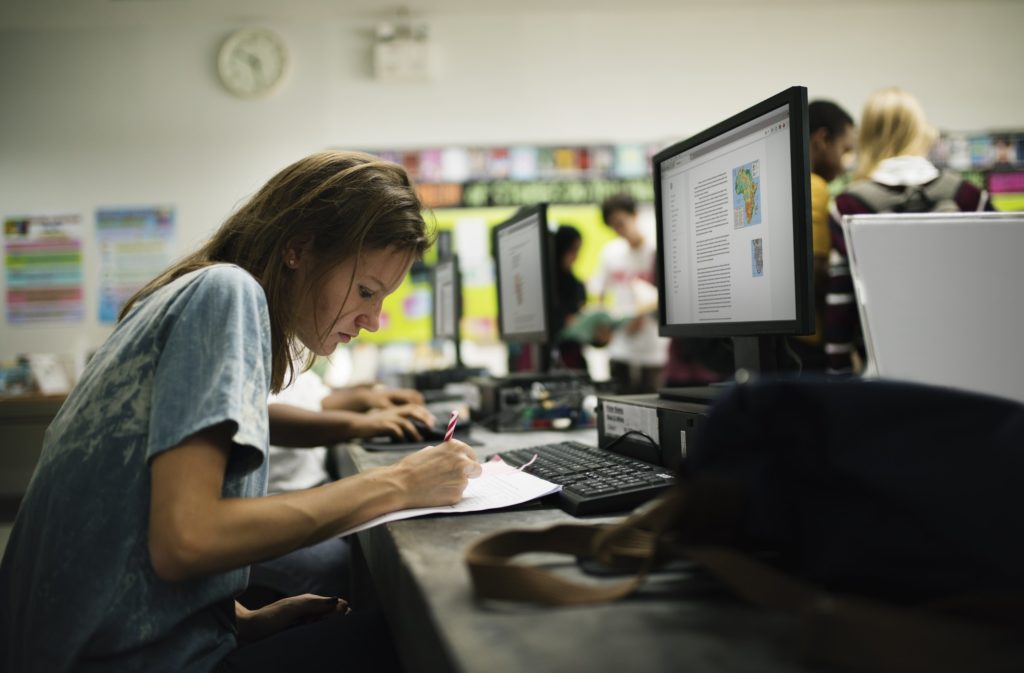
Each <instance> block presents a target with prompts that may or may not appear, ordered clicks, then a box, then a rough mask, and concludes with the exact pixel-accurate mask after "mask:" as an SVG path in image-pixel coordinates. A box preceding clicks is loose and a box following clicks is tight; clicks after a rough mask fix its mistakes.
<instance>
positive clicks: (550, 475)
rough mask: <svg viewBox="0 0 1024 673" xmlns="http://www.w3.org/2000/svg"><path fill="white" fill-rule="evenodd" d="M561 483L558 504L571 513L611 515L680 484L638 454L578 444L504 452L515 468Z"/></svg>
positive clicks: (505, 458)
mask: <svg viewBox="0 0 1024 673" xmlns="http://www.w3.org/2000/svg"><path fill="white" fill-rule="evenodd" d="M534 455H536V456H537V460H536V461H534V462H533V463H532V464H531V465H530V466H529V467H526V468H524V469H523V471H524V472H529V473H530V474H532V475H536V476H538V477H540V478H541V479H546V480H547V481H550V482H553V483H555V484H561V485H562V490H561V491H560V492H559V503H558V504H559V506H560V507H561V508H562V509H564V510H565V511H566V512H568V513H569V514H572V515H574V516H583V515H586V514H609V513H612V512H620V511H626V510H630V509H633V508H634V507H636V506H637V505H640V504H643V503H644V502H647V501H648V500H650V499H651V498H653V497H654V496H656V495H657V494H659V493H660V492H661V491H664V490H665V489H666V488H668V487H669V486H671V485H672V484H674V483H675V477H674V476H673V475H672V472H671V471H670V470H668V469H666V468H664V467H659V466H658V465H654V464H652V463H647V462H644V461H642V460H638V459H636V458H630V457H628V456H622V455H619V454H617V453H615V452H613V451H608V450H605V449H598V448H597V447H593V446H587V445H586V444H580V443H579V442H557V443H555V444H542V445H540V446H531V447H527V448H525V449H516V450H514V451H502V452H501V458H502V460H504V461H505V462H506V463H508V464H509V465H512V466H513V467H519V466H521V465H525V464H526V463H529V462H530V460H532V459H533V457H534Z"/></svg>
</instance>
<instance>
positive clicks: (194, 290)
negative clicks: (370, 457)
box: [0, 152, 480, 673]
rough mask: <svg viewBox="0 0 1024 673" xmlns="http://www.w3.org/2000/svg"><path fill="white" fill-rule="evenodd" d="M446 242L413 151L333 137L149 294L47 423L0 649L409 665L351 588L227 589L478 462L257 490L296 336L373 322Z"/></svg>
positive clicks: (23, 518)
mask: <svg viewBox="0 0 1024 673" xmlns="http://www.w3.org/2000/svg"><path fill="white" fill-rule="evenodd" d="M432 241H433V234H432V232H431V231H430V230H429V229H428V227H427V226H426V224H425V222H424V221H423V218H422V216H421V204H420V202H419V200H418V198H417V196H416V192H415V190H414V188H413V186H412V184H411V183H410V181H409V178H408V176H407V175H406V173H405V171H404V170H403V169H402V168H401V167H400V166H397V165H395V164H392V163H387V162H384V161H380V160H379V159H377V158H376V157H373V156H370V155H367V154H362V153H356V152H321V153H318V154H314V155H312V156H309V157H306V158H304V159H301V160H299V161H297V162H295V163H294V164H292V165H291V166H288V167H287V168H285V169H284V170H282V171H281V172H280V173H278V174H277V175H275V176H274V177H272V178H271V179H270V180H269V181H268V182H267V183H266V185H265V186H264V187H263V188H262V189H260V190H259V192H258V193H257V194H256V195H255V196H254V197H253V198H252V199H251V200H250V201H249V202H248V203H246V204H245V205H244V206H242V207H241V208H240V209H239V210H238V212H236V213H235V214H234V215H232V216H231V217H230V218H229V219H228V220H227V221H226V222H225V223H224V224H223V225H222V226H221V227H220V228H219V229H218V230H217V232H216V233H215V234H214V235H213V237H212V238H211V239H210V240H209V242H208V243H206V244H205V245H204V246H202V247H201V248H200V249H199V250H198V251H196V252H195V253H193V254H191V255H189V256H187V257H185V258H184V259H183V260H181V261H180V262H178V263H177V264H175V265H173V266H172V267H171V268H169V269H167V270H166V271H165V272H164V273H162V274H161V275H160V276H158V277H157V278H156V279H154V280H153V281H152V282H151V283H149V284H148V285H147V286H145V287H144V288H143V289H142V290H141V291H140V292H139V293H138V294H136V295H135V296H134V297H133V298H132V300H131V301H130V302H129V303H128V305H127V306H126V307H125V309H124V312H123V313H122V316H121V320H120V322H119V323H118V325H117V327H116V328H115V330H114V332H113V333H112V334H111V336H110V337H109V338H108V339H107V341H106V342H105V343H104V344H103V345H102V347H101V348H100V349H99V350H98V351H97V352H96V354H95V356H94V357H93V358H92V359H91V360H90V362H89V365H88V367H87V368H86V371H85V372H84V374H83V376H82V378H81V379H80V381H79V382H78V384H77V385H76V386H75V388H74V390H72V392H71V394H70V395H69V397H68V399H67V401H66V402H65V403H64V405H63V406H62V408H61V410H60V412H59V413H58V415H57V417H56V418H55V419H54V421H53V423H52V425H51V426H50V428H49V430H48V431H47V433H46V438H45V442H44V446H43V452H42V456H41V459H40V461H39V464H38V466H37V468H36V472H35V475H34V476H33V479H32V482H31V484H30V486H29V488H28V491H27V493H26V495H25V498H24V500H23V502H22V505H21V508H20V510H19V512H18V516H17V519H16V521H15V524H14V528H13V530H12V532H11V537H10V540H9V542H8V545H7V549H6V553H5V555H4V558H3V564H2V566H0V594H2V595H4V596H5V600H4V601H3V605H2V606H0V643H3V644H4V647H5V649H3V650H0V662H2V665H0V667H2V668H3V669H4V670H6V671H11V672H12V673H13V672H20V671H41V670H45V671H52V672H59V671H69V670H89V671H104V670H110V671H122V670H145V671H213V670H275V669H277V670H284V669H295V670H314V669H315V670H321V669H320V668H317V667H318V666H320V665H322V664H324V663H325V662H334V663H335V664H337V663H339V661H340V662H343V663H344V665H345V666H350V667H351V668H353V669H357V668H361V667H362V668H373V669H375V670H382V669H383V670H391V669H394V668H396V666H397V664H396V659H395V656H394V652H393V651H392V650H391V647H390V644H389V641H388V640H387V633H386V628H384V627H383V626H382V624H381V622H380V620H379V617H377V616H375V615H373V614H372V613H367V614H361V613H360V611H359V610H356V611H354V612H352V613H351V614H346V612H347V606H346V603H345V601H344V600H342V599H341V598H340V597H337V596H326V597H320V596H310V595H306V596H300V597H293V598H288V599H285V600H283V601H280V602H278V603H274V604H271V605H269V606H267V607H265V608H262V609H260V610H252V611H250V610H246V609H245V608H243V607H242V606H241V605H240V604H238V603H236V602H235V601H234V597H235V596H236V595H238V594H239V593H240V592H241V591H242V590H243V589H244V588H245V586H246V582H247V575H248V565H249V564H251V563H254V562H256V561H261V560H265V559H269V558H272V557H276V556H280V555H281V554H284V553H287V552H289V551H292V550H294V549H297V548H299V547H303V546H305V545H309V544H312V543H315V542H318V541H320V540H324V539H326V538H328V537H330V536H334V535H337V534H338V533H340V532H342V531H344V530H347V529H348V528H351V527H353V526H355V525H357V524H359V523H362V522H365V521H367V520H369V519H371V518H373V517H376V516H378V515H380V514H383V513H386V512H388V511H392V510H396V509H403V508H407V507H416V506H430V505H441V504H451V503H454V502H457V501H458V500H459V499H460V498H461V495H462V491H463V490H464V488H465V486H466V483H467V479H469V478H471V477H475V476H477V475H478V474H479V472H480V466H479V464H478V463H477V461H476V456H475V454H474V452H473V450H472V449H471V448H470V447H469V446H467V445H466V444H464V443H462V442H459V441H457V440H452V441H448V442H443V443H441V444H439V445H437V446H433V447H428V448H426V449H425V450H423V451H419V452H416V453H414V454H411V455H409V456H407V457H405V458H403V459H402V460H400V461H398V462H397V463H395V464H394V465H391V466H389V467H385V468H381V469H378V470H375V471H370V472H364V473H361V474H359V475H356V476H352V477H348V478H345V479H341V480H339V481H336V482H333V483H330V484H327V485H324V486H321V487H318V488H313V489H308V490H304V491H298V492H292V493H283V494H277V495H273V496H266V497H264V496H265V489H266V471H267V460H266V456H267V450H268V443H269V420H268V411H267V397H268V394H269V393H270V392H271V391H276V390H279V389H280V388H281V387H282V386H284V385H285V384H286V383H287V381H288V380H290V378H291V368H292V364H291V362H292V357H291V356H292V355H293V354H294V353H295V352H297V351H299V350H301V349H303V348H304V349H306V350H308V351H309V352H310V353H312V354H317V355H328V354H330V353H331V352H333V351H334V349H335V348H336V347H337V345H338V344H339V343H347V342H348V341H350V340H351V339H354V338H356V337H357V336H358V334H359V333H360V332H361V331H363V330H367V331H375V330H376V329H377V328H378V326H379V315H380V310H381V302H382V301H383V299H384V298H385V297H386V296H387V295H388V294H390V293H392V292H393V291H394V290H395V289H396V288H397V287H398V286H399V284H400V283H401V281H402V279H403V278H404V277H405V275H406V273H407V272H408V270H409V268H410V266H411V264H412V263H413V261H414V260H415V259H417V258H418V257H419V256H421V255H422V254H423V252H424V251H425V250H426V249H427V248H428V246H429V245H430V244H431V243H432ZM314 619H316V620H317V621H314V622H313V623H307V622H311V620H314ZM297 624H301V625H298V626H297Z"/></svg>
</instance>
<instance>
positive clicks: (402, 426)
mask: <svg viewBox="0 0 1024 673" xmlns="http://www.w3.org/2000/svg"><path fill="white" fill-rule="evenodd" d="M436 422H437V421H436V419H435V418H434V415H433V414H431V413H430V412H429V411H428V410H427V408H426V407H423V406H420V405H419V404H403V405H401V406H397V407H389V408H387V409H376V410H373V411H368V412H366V413H365V414H362V417H361V418H359V419H358V420H357V421H355V422H354V423H353V425H354V426H355V427H354V428H353V431H354V435H355V436H356V437H377V436H379V435H390V436H391V437H396V438H399V439H409V440H412V441H417V442H418V441H423V433H422V432H421V427H428V428H429V427H433V426H434V423H436ZM417 423H419V424H421V425H420V426H419V427H418V426H417Z"/></svg>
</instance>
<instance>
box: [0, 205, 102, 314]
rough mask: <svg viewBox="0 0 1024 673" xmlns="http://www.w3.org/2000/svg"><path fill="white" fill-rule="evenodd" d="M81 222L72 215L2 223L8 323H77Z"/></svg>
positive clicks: (9, 219)
mask: <svg viewBox="0 0 1024 673" xmlns="http://www.w3.org/2000/svg"><path fill="white" fill-rule="evenodd" d="M81 220H82V218H81V216H80V215H73V214H61V215H28V216H11V217H7V218H5V219H4V253H5V258H6V260H5V261H6V267H7V322H8V323H10V324H12V325H23V324H31V323H42V322H77V321H80V320H82V318H83V317H84V314H85V310H84V308H83V304H82V222H81Z"/></svg>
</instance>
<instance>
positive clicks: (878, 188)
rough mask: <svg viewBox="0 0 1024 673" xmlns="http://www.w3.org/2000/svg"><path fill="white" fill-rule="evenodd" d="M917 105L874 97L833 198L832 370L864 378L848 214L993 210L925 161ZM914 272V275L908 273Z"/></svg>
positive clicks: (893, 94)
mask: <svg viewBox="0 0 1024 673" xmlns="http://www.w3.org/2000/svg"><path fill="white" fill-rule="evenodd" d="M936 137H937V136H936V133H935V131H934V129H933V128H932V127H931V126H930V125H929V124H928V122H927V121H926V119H925V115H924V111H923V110H922V109H921V105H920V103H918V101H917V99H916V98H914V97H913V96H912V95H911V94H909V93H907V92H906V91H904V90H902V89H899V88H895V87H892V88H886V89H880V90H879V91H876V92H875V93H873V94H872V95H871V96H870V97H869V98H868V101H867V103H866V104H865V105H864V111H863V113H862V114H861V120H860V133H859V138H858V142H857V168H856V171H855V173H854V176H853V182H851V183H850V185H849V186H848V187H847V188H846V191H844V192H843V193H842V194H840V195H839V196H837V197H836V200H835V213H833V215H834V216H833V218H832V221H831V223H830V233H831V240H832V249H831V252H830V253H829V285H828V294H827V295H826V298H825V352H826V355H827V357H828V371H829V372H830V373H833V374H850V373H859V372H860V371H861V369H862V368H863V364H864V343H863V334H862V333H861V328H860V317H859V314H858V311H857V305H856V301H855V295H854V289H853V282H852V280H851V278H850V269H849V266H848V263H847V258H846V240H845V238H844V236H843V230H842V228H841V227H840V224H839V222H840V218H841V217H842V216H843V215H857V214H864V213H922V212H940V211H980V210H991V209H992V207H991V205H990V203H989V199H988V194H987V193H986V192H984V191H983V190H980V189H978V188H977V187H975V186H974V185H973V184H971V183H970V182H968V181H967V180H964V179H963V178H961V177H960V176H959V175H957V174H956V173H953V172H950V171H945V170H939V169H938V168H936V167H935V166H934V165H933V164H932V163H931V162H930V161H928V159H927V158H926V157H927V156H928V153H929V151H930V150H931V147H932V145H933V144H934V142H935V139H936ZM911 272H912V270H911Z"/></svg>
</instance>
